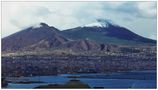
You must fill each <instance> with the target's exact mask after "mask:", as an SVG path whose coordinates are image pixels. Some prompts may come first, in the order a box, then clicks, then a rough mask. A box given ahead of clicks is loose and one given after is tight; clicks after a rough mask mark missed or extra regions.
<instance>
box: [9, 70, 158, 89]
mask: <svg viewBox="0 0 158 90" xmlns="http://www.w3.org/2000/svg"><path fill="white" fill-rule="evenodd" d="M67 76H80V78H77V79H78V80H81V81H82V82H84V83H87V84H88V85H89V86H90V87H92V88H94V87H104V88H156V72H155V71H152V72H151V71H144V72H143V71H142V72H136V71H135V72H117V73H108V74H62V75H58V76H36V77H22V78H23V79H27V80H29V81H42V82H45V83H32V84H16V83H9V85H8V87H7V88H34V87H37V86H40V85H48V84H64V83H66V82H68V81H69V80H70V79H71V78H67Z"/></svg>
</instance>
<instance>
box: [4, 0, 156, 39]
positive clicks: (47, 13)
mask: <svg viewBox="0 0 158 90" xmlns="http://www.w3.org/2000/svg"><path fill="white" fill-rule="evenodd" d="M156 7H157V5H156V2H149V1H148V2H129V1H128V2H114V1H113V2H3V3H2V37H5V36H8V35H10V34H12V33H15V32H17V31H20V30H22V29H24V28H26V27H28V26H30V25H34V24H36V23H39V22H45V23H47V24H48V25H50V26H54V27H56V28H58V29H61V30H64V29H68V28H72V27H77V26H80V25H84V24H89V23H93V22H95V20H96V19H98V18H99V19H100V18H103V19H104V18H105V19H111V20H112V21H113V22H114V23H115V24H118V25H120V26H123V27H126V28H128V29H130V30H131V31H133V32H135V33H137V34H139V35H142V36H144V37H148V38H152V39H156V25H157V23H156V18H157V12H156Z"/></svg>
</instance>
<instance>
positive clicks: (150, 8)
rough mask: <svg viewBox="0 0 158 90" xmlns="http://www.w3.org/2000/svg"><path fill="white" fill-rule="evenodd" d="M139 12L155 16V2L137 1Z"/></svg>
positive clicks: (146, 15)
mask: <svg viewBox="0 0 158 90" xmlns="http://www.w3.org/2000/svg"><path fill="white" fill-rule="evenodd" d="M137 6H138V9H139V12H140V14H141V15H142V16H144V17H156V15H157V10H156V2H139V3H137Z"/></svg>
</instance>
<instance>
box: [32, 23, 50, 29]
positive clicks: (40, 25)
mask: <svg viewBox="0 0 158 90" xmlns="http://www.w3.org/2000/svg"><path fill="white" fill-rule="evenodd" d="M44 26H48V25H47V24H45V23H38V24H34V25H33V26H32V28H40V27H44Z"/></svg>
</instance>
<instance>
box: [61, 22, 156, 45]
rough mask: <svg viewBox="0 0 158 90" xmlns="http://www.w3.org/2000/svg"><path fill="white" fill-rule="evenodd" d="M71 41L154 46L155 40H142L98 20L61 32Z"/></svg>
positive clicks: (126, 30) (128, 31)
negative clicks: (83, 40) (86, 40)
mask: <svg viewBox="0 0 158 90" xmlns="http://www.w3.org/2000/svg"><path fill="white" fill-rule="evenodd" d="M62 33H63V35H64V36H66V37H68V38H71V39H76V40H77V39H86V38H88V39H90V40H95V41H96V42H99V43H103V42H104V43H111V44H130V45H132V44H133V45H135V44H156V41H155V40H151V39H148V38H144V37H142V36H140V35H137V34H135V33H133V32H131V31H130V30H128V29H126V28H124V27H120V26H118V25H116V24H114V23H112V22H108V21H106V20H98V21H97V22H95V23H93V24H88V25H85V26H81V27H76V28H72V29H68V30H64V31H62Z"/></svg>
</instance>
